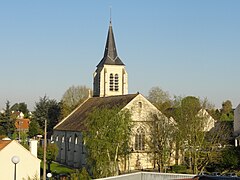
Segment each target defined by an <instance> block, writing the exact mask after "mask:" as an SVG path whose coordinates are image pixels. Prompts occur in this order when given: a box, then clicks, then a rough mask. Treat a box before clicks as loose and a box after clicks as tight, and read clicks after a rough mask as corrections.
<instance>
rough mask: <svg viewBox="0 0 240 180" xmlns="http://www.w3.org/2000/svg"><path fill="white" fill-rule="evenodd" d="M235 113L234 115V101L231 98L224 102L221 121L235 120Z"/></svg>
mask: <svg viewBox="0 0 240 180" xmlns="http://www.w3.org/2000/svg"><path fill="white" fill-rule="evenodd" d="M233 119H234V115H233V109H232V102H231V101H230V100H227V101H224V102H223V103H222V109H221V117H220V120H221V121H233Z"/></svg>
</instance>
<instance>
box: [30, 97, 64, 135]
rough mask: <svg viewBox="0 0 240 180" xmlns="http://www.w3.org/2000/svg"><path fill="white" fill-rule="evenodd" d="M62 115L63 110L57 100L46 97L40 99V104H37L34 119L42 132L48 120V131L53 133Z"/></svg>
mask: <svg viewBox="0 0 240 180" xmlns="http://www.w3.org/2000/svg"><path fill="white" fill-rule="evenodd" d="M60 115H61V108H60V105H59V103H58V102H57V101H56V100H55V99H49V98H48V97H47V96H44V97H43V98H41V97H40V100H39V102H36V104H35V110H34V112H33V118H32V119H33V120H35V121H36V122H37V123H38V124H39V126H40V128H41V130H42V131H43V129H44V126H45V120H47V131H48V132H51V131H52V130H53V127H54V126H55V125H56V124H57V123H58V121H59V119H60Z"/></svg>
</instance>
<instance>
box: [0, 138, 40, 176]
mask: <svg viewBox="0 0 240 180" xmlns="http://www.w3.org/2000/svg"><path fill="white" fill-rule="evenodd" d="M34 143H35V142H34ZM31 148H32V152H34V154H32V153H31V152H30V151H28V150H27V149H26V148H24V147H23V146H22V145H21V144H19V143H18V142H17V141H15V140H0V179H14V172H15V164H14V163H13V162H12V158H13V157H14V156H17V157H18V158H19V162H18V163H17V164H16V177H17V179H28V178H38V179H40V162H41V160H40V159H38V158H37V153H36V148H37V145H36V143H35V146H34V145H31Z"/></svg>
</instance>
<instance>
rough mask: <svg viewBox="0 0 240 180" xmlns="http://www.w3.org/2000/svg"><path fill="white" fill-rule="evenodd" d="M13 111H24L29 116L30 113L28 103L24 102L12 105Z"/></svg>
mask: <svg viewBox="0 0 240 180" xmlns="http://www.w3.org/2000/svg"><path fill="white" fill-rule="evenodd" d="M11 111H15V112H22V113H23V114H24V117H28V113H29V110H28V108H27V104H26V103H24V102H21V103H15V104H14V105H13V106H12V107H11Z"/></svg>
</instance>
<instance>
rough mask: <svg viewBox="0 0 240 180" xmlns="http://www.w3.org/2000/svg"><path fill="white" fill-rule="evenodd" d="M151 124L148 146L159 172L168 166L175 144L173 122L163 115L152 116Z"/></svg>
mask: <svg viewBox="0 0 240 180" xmlns="http://www.w3.org/2000/svg"><path fill="white" fill-rule="evenodd" d="M152 116H153V119H154V121H153V123H152V124H151V125H150V129H152V131H151V132H150V138H149V141H148V145H149V147H150V149H151V150H152V152H153V154H154V155H153V160H154V164H155V163H157V165H158V170H159V172H160V171H162V170H163V167H164V166H169V165H170V158H171V154H172V153H173V151H174V144H175V131H176V129H175V126H176V124H175V121H174V120H173V119H172V118H167V117H166V116H164V115H163V114H158V115H157V114H153V115H152Z"/></svg>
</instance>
